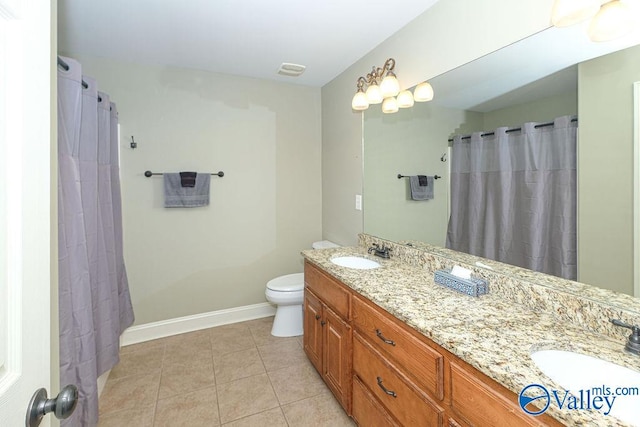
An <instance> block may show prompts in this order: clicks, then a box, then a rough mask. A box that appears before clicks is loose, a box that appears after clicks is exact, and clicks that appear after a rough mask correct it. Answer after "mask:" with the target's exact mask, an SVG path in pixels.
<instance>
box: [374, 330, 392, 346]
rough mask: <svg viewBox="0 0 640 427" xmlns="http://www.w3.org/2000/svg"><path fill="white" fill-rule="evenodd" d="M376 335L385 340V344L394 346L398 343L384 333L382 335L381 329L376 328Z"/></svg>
mask: <svg viewBox="0 0 640 427" xmlns="http://www.w3.org/2000/svg"><path fill="white" fill-rule="evenodd" d="M376 335H377V336H378V338H380V339H381V340H382V341H384V343H385V344H390V345H392V346H395V345H396V342H395V341H393V340H388V339H386V338H385V337H384V335H382V332H380V329H376Z"/></svg>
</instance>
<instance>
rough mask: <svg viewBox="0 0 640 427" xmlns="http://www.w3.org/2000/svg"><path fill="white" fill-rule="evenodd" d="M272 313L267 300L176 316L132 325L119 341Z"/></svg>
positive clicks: (125, 342)
mask: <svg viewBox="0 0 640 427" xmlns="http://www.w3.org/2000/svg"><path fill="white" fill-rule="evenodd" d="M274 314H276V307H275V306H274V305H272V304H269V303H268V302H263V303H260V304H252V305H245V306H243V307H235V308H228V309H225V310H218V311H211V312H209V313H201V314H194V315H193V316H185V317H177V318H175V319H168V320H161V321H159V322H152V323H146V324H144V325H137V326H132V327H130V328H128V329H127V330H125V331H124V333H123V334H122V337H121V339H120V342H121V345H123V346H125V345H131V344H137V343H140V342H144V341H151V340H155V339H158V338H164V337H168V336H171V335H177V334H184V333H186V332H193V331H197V330H200V329H207V328H212V327H214V326H221V325H227V324H229V323H238V322H244V321H246V320H253V319H260V318H263V317H269V316H273V315H274Z"/></svg>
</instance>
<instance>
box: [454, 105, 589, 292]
mask: <svg viewBox="0 0 640 427" xmlns="http://www.w3.org/2000/svg"><path fill="white" fill-rule="evenodd" d="M576 138H577V125H576V122H572V121H571V117H569V116H565V117H559V118H557V119H555V120H554V122H553V125H552V126H539V125H538V124H536V123H526V124H524V125H523V126H522V128H521V130H520V131H516V132H514V131H508V130H507V128H506V127H501V128H498V129H496V130H495V131H494V132H493V134H492V135H486V134H485V136H483V134H482V133H480V132H476V133H473V134H472V135H471V138H470V139H468V140H467V139H462V137H460V136H456V137H454V139H453V147H452V154H451V216H450V219H449V226H448V230H447V247H448V248H451V249H454V250H456V251H460V252H466V253H470V254H472V255H478V256H481V257H485V258H489V259H494V260H497V261H502V262H505V263H507V264H512V265H517V266H520V267H524V268H528V269H531V270H535V271H540V272H543V273H548V274H552V275H554V276H560V277H564V278H567V279H572V280H575V279H576V274H577V259H576Z"/></svg>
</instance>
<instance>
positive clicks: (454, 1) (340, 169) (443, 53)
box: [322, 0, 553, 244]
mask: <svg viewBox="0 0 640 427" xmlns="http://www.w3.org/2000/svg"><path fill="white" fill-rule="evenodd" d="M552 4H553V0H543V1H540V0H521V1H517V2H516V1H512V0H486V1H482V2H480V1H477V0H446V1H440V2H438V3H436V4H435V5H434V6H433V7H432V8H430V9H429V10H427V11H426V12H425V13H423V14H422V15H420V16H419V17H417V18H416V19H415V20H414V21H412V22H411V23H409V24H408V25H407V26H405V27H404V28H402V29H401V30H400V31H398V32H397V33H396V34H394V35H393V36H391V37H390V38H389V39H387V40H386V41H385V42H383V43H382V44H380V45H379V46H378V47H376V48H375V49H374V50H373V51H371V52H370V53H369V54H367V55H365V56H364V57H363V58H362V59H360V60H359V61H357V62H356V63H355V64H353V65H352V66H350V67H349V68H348V69H347V70H345V71H344V72H343V73H342V74H340V75H339V76H338V77H336V78H335V79H334V80H332V81H331V82H330V83H328V84H326V85H325V86H323V88H322V192H323V195H322V232H323V235H324V237H325V238H328V239H331V240H334V241H336V242H338V243H342V244H355V243H356V241H357V234H358V233H360V232H362V212H360V211H356V210H355V209H354V197H355V194H360V193H361V192H362V119H361V116H362V114H361V113H355V112H353V111H352V110H351V98H352V97H353V94H354V93H355V89H356V80H357V78H358V77H359V76H361V75H364V74H366V73H367V72H368V71H369V70H370V69H371V67H372V66H373V65H375V66H381V65H382V64H383V62H384V61H385V60H386V59H387V58H389V57H393V58H395V59H396V63H397V65H396V70H397V74H398V78H399V80H400V83H401V85H402V86H403V87H405V88H406V87H411V86H413V85H415V84H416V83H419V82H420V81H422V80H424V79H430V78H432V77H434V76H436V75H438V74H441V73H443V72H446V71H448V70H450V69H452V68H455V67H457V66H460V65H462V64H464V63H467V62H469V61H471V60H473V59H475V58H478V57H480V56H482V55H485V54H487V53H490V52H492V51H494V50H497V49H499V48H501V47H503V46H506V45H507V44H510V43H513V42H515V41H517V40H520V39H522V38H525V37H527V36H530V35H532V34H534V33H536V32H538V31H541V30H543V29H545V28H547V27H548V26H549V16H550V11H551V7H552ZM364 30H371V31H373V29H364ZM436 96H437V93H436ZM365 209H366V207H365Z"/></svg>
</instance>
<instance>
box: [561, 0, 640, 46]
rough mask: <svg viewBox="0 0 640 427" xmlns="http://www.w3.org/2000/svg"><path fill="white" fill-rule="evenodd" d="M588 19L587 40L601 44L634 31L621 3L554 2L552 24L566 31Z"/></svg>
mask: <svg viewBox="0 0 640 427" xmlns="http://www.w3.org/2000/svg"><path fill="white" fill-rule="evenodd" d="M588 19H591V22H590V23H589V29H588V31H587V33H588V35H589V39H590V40H591V41H594V42H604V41H609V40H613V39H616V38H618V37H622V36H624V35H626V34H628V33H630V32H631V30H633V27H634V25H633V24H634V22H633V14H632V11H631V10H630V8H629V7H628V6H627V5H626V4H625V3H624V2H623V1H621V0H612V1H605V2H603V1H601V0H555V3H554V4H553V10H552V12H551V23H552V24H553V25H554V26H555V27H568V26H570V25H574V24H577V23H579V22H582V21H585V20H588Z"/></svg>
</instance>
